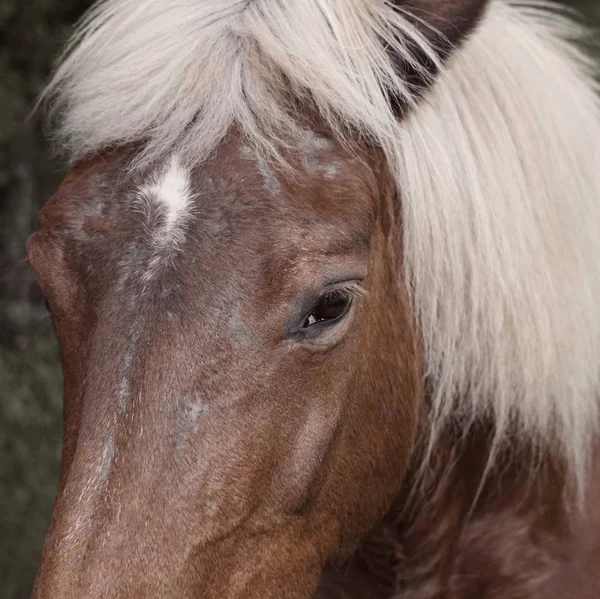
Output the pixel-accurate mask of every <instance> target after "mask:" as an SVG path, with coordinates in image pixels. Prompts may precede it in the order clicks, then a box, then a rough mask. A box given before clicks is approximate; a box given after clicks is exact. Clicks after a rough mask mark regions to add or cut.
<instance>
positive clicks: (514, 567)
mask: <svg viewBox="0 0 600 599" xmlns="http://www.w3.org/2000/svg"><path fill="white" fill-rule="evenodd" d="M491 437H492V435H490V432H489V430H487V431H486V430H479V432H477V431H473V432H471V433H469V434H468V435H467V436H466V437H465V438H463V439H462V440H461V441H458V439H457V438H456V437H454V436H453V435H450V434H449V435H447V436H446V437H444V438H442V440H441V442H440V444H439V446H438V448H437V450H436V452H435V453H434V455H433V458H432V459H431V461H430V464H431V467H430V470H429V472H428V474H427V475H426V476H425V478H424V479H422V482H421V484H420V486H419V489H420V490H419V491H418V492H414V489H411V492H408V490H407V492H406V496H405V497H401V498H400V501H399V504H403V507H402V510H401V511H399V512H398V514H399V515H396V516H394V517H393V520H390V522H389V523H388V525H387V526H388V533H387V534H389V528H390V526H391V528H392V529H393V530H394V533H395V536H396V542H397V549H396V554H397V567H396V571H397V593H398V594H397V595H396V596H397V597H398V598H400V599H434V598H435V599H440V598H442V597H443V598H446V597H447V598H452V599H454V598H460V599H471V598H473V599H475V598H481V597H485V598H486V599H488V598H490V599H492V598H493V599H496V598H498V599H499V598H500V597H507V596H509V597H515V598H519V599H520V598H523V599H525V598H531V599H542V598H543V599H554V598H555V597H556V598H557V599H558V598H559V597H560V598H564V597H567V596H569V597H573V598H574V599H580V598H583V597H586V598H587V597H590V598H591V597H592V596H593V597H598V596H600V588H599V587H598V586H596V585H597V584H598V583H596V582H592V580H593V579H595V578H598V575H597V569H598V568H600V542H599V541H598V540H597V539H598V537H599V536H600V509H599V508H598V507H596V506H597V505H598V504H599V500H600V484H599V482H598V481H599V480H600V476H599V475H600V471H599V472H597V475H596V477H595V478H593V480H592V481H590V492H589V493H590V497H589V498H588V501H587V505H586V506H585V508H584V510H583V512H580V511H578V509H577V507H576V506H575V504H574V503H573V502H571V501H569V499H568V497H567V495H568V493H567V491H566V487H567V483H566V477H565V473H564V470H563V469H562V467H561V463H560V460H559V459H557V458H556V457H554V456H552V455H550V454H549V452H548V454H547V455H538V456H537V458H536V457H535V456H534V455H533V453H532V452H530V451H526V450H523V451H521V452H517V451H515V450H514V448H513V449H512V450H505V451H501V452H500V453H499V454H498V456H497V459H496V461H495V463H494V465H493V466H492V467H491V469H490V470H489V471H486V467H487V466H488V456H489V451H490V443H489V439H490V438H491ZM420 457H421V456H419V455H417V456H416V457H415V472H416V471H420V466H419V468H417V467H416V464H417V463H418V462H419V459H420ZM532 470H533V471H532ZM484 475H485V476H484ZM414 478H415V477H413V480H414ZM409 481H410V477H409ZM482 481H483V482H482ZM594 562H595V563H594ZM575 572H577V576H576V575H575V574H574V573H575ZM578 577H579V578H578ZM591 587H593V589H594V590H592V591H591V593H592V594H589V591H588V589H589V588H591ZM583 589H585V590H583Z"/></svg>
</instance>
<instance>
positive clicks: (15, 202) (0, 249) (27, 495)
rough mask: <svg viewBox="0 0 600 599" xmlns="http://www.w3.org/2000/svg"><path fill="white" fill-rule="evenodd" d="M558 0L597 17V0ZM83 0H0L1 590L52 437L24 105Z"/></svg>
mask: <svg viewBox="0 0 600 599" xmlns="http://www.w3.org/2000/svg"><path fill="white" fill-rule="evenodd" d="M290 1H293V0H290ZM564 3H565V4H568V5H569V6H573V7H576V8H581V9H583V10H584V11H585V14H586V19H587V20H588V21H590V22H594V23H600V0H576V1H570V2H568V1H567V0H564ZM90 4H91V0H35V1H29V2H25V1H24V0H0V599H21V598H25V597H29V595H30V591H31V585H32V582H33V578H34V576H35V572H36V569H37V564H38V559H39V551H40V548H41V544H42V541H43V537H44V535H45V531H46V529H47V527H48V524H49V522H50V516H51V511H52V502H53V500H54V495H55V493H56V488H57V482H58V466H59V457H60V443H61V385H62V382H61V373H60V365H59V352H58V348H57V344H56V341H55V339H54V336H53V334H52V330H51V325H50V322H49V319H48V317H47V315H46V312H45V310H44V308H43V300H42V297H41V293H40V291H39V289H38V287H37V285H36V283H35V277H34V275H33V272H32V271H31V269H30V268H28V266H27V264H26V262H25V261H24V257H25V249H24V248H25V241H26V239H27V237H28V235H29V234H30V232H31V231H32V230H33V229H34V228H35V223H36V220H37V215H38V213H39V210H40V207H41V206H42V205H43V203H44V202H45V201H46V199H47V198H48V197H49V196H50V195H51V193H52V191H53V190H54V188H55V187H56V184H57V182H58V180H59V178H60V175H61V174H62V172H63V170H64V165H61V164H59V163H57V161H56V160H55V159H53V157H52V155H51V154H50V153H49V144H48V142H47V141H46V140H45V139H44V134H43V133H44V132H43V127H42V120H41V117H40V116H39V114H36V115H35V116H33V117H32V116H30V115H31V111H32V109H33V107H34V105H35V102H36V98H37V97H38V95H39V92H40V90H41V88H42V86H43V84H44V82H45V81H46V80H47V78H48V75H49V73H50V71H51V68H52V64H53V62H54V61H55V60H56V58H57V56H58V54H59V53H60V50H61V48H62V47H63V46H64V43H65V41H66V39H67V38H68V36H69V34H70V32H71V31H72V24H73V23H74V22H75V21H76V20H77V19H78V18H79V17H80V15H81V14H82V12H83V11H84V10H85V9H86V8H87V7H88V6H89V5H90Z"/></svg>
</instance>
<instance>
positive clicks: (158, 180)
mask: <svg viewBox="0 0 600 599" xmlns="http://www.w3.org/2000/svg"><path fill="white" fill-rule="evenodd" d="M134 156H135V154H134V151H132V150H130V149H122V150H119V151H116V152H111V153H109V154H106V155H103V156H97V157H94V158H91V159H88V160H86V161H84V162H82V163H80V164H78V165H77V166H76V167H75V168H73V169H72V170H71V171H70V172H69V173H68V175H67V177H66V178H65V180H64V181H63V183H62V185H61V187H60V188H59V190H58V191H57V193H56V194H55V196H54V198H53V199H52V200H51V201H50V202H49V203H48V205H47V206H46V208H45V209H44V211H43V214H42V218H41V221H40V222H41V228H42V229H47V230H54V231H59V232H60V234H61V235H65V236H67V235H69V234H71V235H73V237H75V238H76V239H77V240H79V241H84V240H85V239H86V238H88V237H90V238H92V237H95V238H96V239H99V237H98V235H97V234H98V233H99V232H103V233H104V234H105V235H104V238H105V239H109V238H110V237H111V233H112V234H113V236H114V237H115V240H120V242H123V241H124V239H123V237H124V235H127V234H130V235H134V236H136V235H138V234H139V231H140V230H144V231H146V232H148V230H149V227H150V228H154V229H155V231H154V233H155V235H154V242H155V243H156V242H157V240H158V239H159V238H160V240H161V243H163V244H167V242H168V241H169V240H171V241H173V242H177V240H178V239H180V237H181V233H182V231H183V230H184V228H185V227H186V226H187V225H189V223H190V222H191V221H193V222H194V230H195V232H196V233H197V234H201V233H202V232H205V231H206V232H208V233H210V232H212V233H215V232H216V231H217V230H219V229H221V228H226V229H227V230H228V231H230V232H232V228H233V229H235V231H234V232H235V233H236V234H238V235H244V234H251V233H252V232H254V233H256V232H260V231H261V230H264V228H265V227H269V228H270V232H271V233H273V232H280V233H282V234H283V229H282V228H281V227H280V228H279V229H276V228H275V227H273V225H274V224H275V223H277V224H279V225H281V226H282V227H283V228H285V227H286V226H288V227H289V228H290V230H296V231H298V230H299V229H300V228H302V227H303V226H304V227H305V228H310V227H311V225H314V224H315V223H317V222H321V223H323V224H329V225H333V226H337V227H339V228H343V227H345V226H348V227H353V228H357V227H360V226H361V225H363V226H366V224H365V223H366V221H368V220H369V219H370V218H371V216H372V212H373V197H374V194H376V193H377V190H376V188H377V186H378V182H377V178H376V175H375V174H374V172H373V169H372V168H371V167H370V166H369V165H368V161H367V160H365V155H364V154H363V155H359V154H358V153H354V152H351V151H350V150H347V149H345V148H344V147H342V146H341V145H340V144H339V143H337V142H336V141H334V140H333V139H331V138H328V137H326V136H324V135H322V134H316V133H312V132H309V131H307V132H306V133H305V134H303V135H302V136H301V137H300V138H299V140H298V143H297V147H296V148H294V151H291V152H288V154H287V155H286V156H285V160H286V163H285V165H284V164H281V163H279V162H278V161H277V160H269V159H266V158H264V157H262V156H261V154H260V153H259V152H257V151H256V150H255V149H254V148H253V147H251V146H249V145H248V144H247V143H245V141H244V140H243V139H242V138H240V137H239V136H230V138H229V139H227V140H226V141H225V143H223V144H222V147H221V148H220V149H219V150H218V151H217V152H216V153H215V155H214V156H213V157H211V158H210V159H208V160H206V161H205V162H203V163H202V164H200V165H196V166H194V167H189V166H188V165H185V164H184V163H183V162H182V161H181V160H180V159H179V157H178V156H177V155H172V156H168V157H165V159H164V160H163V161H161V162H160V163H157V164H154V165H152V166H149V167H147V168H144V169H143V170H139V171H135V172H131V169H130V168H129V164H130V161H131V159H132V157H134ZM284 237H285V235H284Z"/></svg>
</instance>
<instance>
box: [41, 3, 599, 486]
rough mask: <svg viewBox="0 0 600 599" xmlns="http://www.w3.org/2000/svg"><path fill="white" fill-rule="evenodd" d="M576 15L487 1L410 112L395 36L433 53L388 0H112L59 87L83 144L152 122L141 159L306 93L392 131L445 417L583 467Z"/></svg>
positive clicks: (583, 78)
mask: <svg viewBox="0 0 600 599" xmlns="http://www.w3.org/2000/svg"><path fill="white" fill-rule="evenodd" d="M575 33H576V31H575V28H574V27H573V26H572V25H571V24H569V23H568V22H567V21H566V20H564V19H563V18H562V17H561V16H558V15H557V14H556V13H555V12H552V11H551V10H549V9H548V8H547V7H545V5H543V4H537V3H529V4H528V5H526V6H523V2H519V3H518V6H517V3H515V4H511V2H509V1H508V0H492V2H491V5H490V7H489V9H488V11H487V14H486V16H485V17H484V19H483V21H482V23H481V24H480V26H479V27H478V29H477V31H476V32H475V33H474V34H473V35H472V36H471V38H470V39H469V40H468V41H467V42H466V43H465V45H464V46H463V47H462V48H461V49H460V50H458V51H457V52H456V54H455V56H454V57H453V58H452V60H450V62H449V64H448V65H447V66H446V67H445V69H444V70H443V72H442V73H441V75H440V76H439V81H438V82H437V84H436V85H435V86H434V87H433V89H432V90H431V91H430V92H429V93H428V94H427V96H426V98H425V101H424V102H422V103H420V104H419V105H418V106H416V107H413V109H412V111H411V112H410V115H409V116H408V117H407V118H405V119H404V120H403V121H402V122H400V123H399V122H397V120H396V118H395V116H394V114H393V112H392V110H391V109H390V107H389V105H388V97H387V95H386V93H385V91H384V90H385V89H392V90H393V91H394V92H395V94H396V95H397V96H399V97H401V98H403V99H404V101H405V102H407V103H408V104H409V105H411V104H413V103H415V104H416V102H414V101H413V100H414V99H413V98H412V97H411V88H410V86H409V85H408V84H407V83H406V82H405V81H403V80H402V78H401V77H400V76H399V75H398V74H397V73H396V71H395V70H394V64H393V62H392V60H391V58H390V52H388V49H387V47H391V48H393V51H394V52H396V53H398V54H402V55H403V56H404V57H405V59H407V60H409V61H410V60H412V59H411V54H410V52H409V50H408V47H409V46H408V44H407V41H408V40H410V41H411V43H412V44H415V43H416V44H417V45H418V46H419V47H420V49H421V50H422V51H424V52H425V53H427V54H428V55H429V56H430V58H431V59H432V60H434V61H435V60H437V59H436V58H435V57H436V54H435V51H434V49H433V48H431V47H430V46H429V45H428V43H427V41H426V40H425V38H424V37H423V36H421V35H420V34H419V32H418V31H417V30H416V29H415V28H414V27H413V26H411V25H410V24H409V21H408V20H407V19H406V18H405V16H404V15H403V14H402V13H401V12H398V11H394V10H393V9H392V8H391V7H390V6H389V5H388V4H387V3H386V2H385V0H344V1H343V2H340V1H338V0H293V1H291V0H290V1H288V2H273V1H271V0H253V1H252V2H248V1H247V0H194V1H193V2H191V1H181V2H165V1H161V0H104V2H101V3H100V4H99V5H97V7H96V8H95V9H94V10H93V11H92V12H91V13H90V15H89V16H88V18H87V19H86V20H85V21H84V23H83V25H82V26H81V28H80V30H79V33H78V35H77V36H76V39H75V42H74V44H73V46H72V48H71V49H70V51H69V53H68V55H67V57H66V59H65V60H64V62H63V64H62V66H61V67H60V68H59V70H58V72H57V74H56V76H55V78H54V80H53V82H52V83H51V86H50V88H49V89H50V94H52V95H53V96H54V97H55V99H56V103H55V106H56V109H57V114H58V115H59V117H60V123H61V126H60V134H61V139H62V141H63V143H64V144H65V145H66V146H67V147H68V148H69V150H70V151H71V154H72V156H73V157H80V156H83V155H85V154H88V153H91V152H95V151H98V150H100V149H102V148H104V147H106V146H109V145H112V144H122V143H126V142H130V141H136V140H146V141H147V143H148V146H147V149H146V152H145V154H144V159H153V158H157V157H160V156H163V157H164V155H166V154H167V153H168V152H171V151H173V150H174V149H176V150H177V151H178V152H179V153H180V155H181V156H183V157H184V158H185V159H188V160H190V161H199V160H202V159H203V158H205V157H206V156H207V155H208V153H209V152H210V151H211V150H213V149H214V148H215V146H216V145H217V144H218V143H219V142H220V140H221V139H222V138H223V137H224V135H225V134H226V133H227V131H228V130H229V129H230V128H231V126H232V125H233V124H237V125H238V126H239V127H241V128H242V129H243V130H244V131H245V133H246V135H247V136H248V138H249V139H251V140H253V141H254V142H255V144H256V145H257V147H261V148H263V149H266V150H272V149H273V148H274V147H275V145H276V143H278V141H280V140H281V139H283V138H285V137H286V135H287V134H289V133H291V132H293V131H294V128H295V126H296V124H295V121H294V118H293V111H291V110H289V107H290V100H291V99H292V98H299V99H306V98H309V97H310V98H311V101H312V102H313V103H314V105H315V106H316V107H317V108H318V110H319V111H320V113H321V115H322V116H323V118H324V119H325V120H327V121H328V122H329V124H330V125H331V126H332V127H333V128H334V130H335V131H337V132H338V133H339V134H340V135H344V131H348V130H349V129H350V128H351V129H353V130H359V131H361V132H363V133H365V134H366V135H368V136H369V137H370V138H371V139H373V140H375V141H377V142H378V143H379V144H380V145H381V146H382V147H383V149H384V150H385V152H386V154H387V156H388V160H389V163H390V165H391V167H392V169H393V171H394V173H395V174H396V176H397V181H398V189H399V191H400V194H401V207H402V212H403V223H404V227H405V244H406V251H405V255H406V265H405V272H406V277H407V280H408V284H409V285H410V289H412V290H413V292H414V305H415V309H416V311H417V313H418V316H419V319H420V324H421V327H422V332H423V339H424V347H425V351H426V358H427V364H428V372H427V374H428V376H429V377H430V379H431V380H432V381H433V386H434V400H433V411H434V423H435V424H437V425H441V424H442V423H443V422H444V421H447V420H448V419H449V418H450V417H455V416H456V417H459V418H462V419H464V420H468V419H472V418H473V417H474V416H475V415H478V414H479V415H483V414H486V415H492V416H493V417H494V418H495V420H496V422H497V423H498V436H499V437H501V436H502V435H503V434H504V433H506V431H507V430H508V429H509V426H510V427H511V430H513V428H512V427H514V426H515V425H516V426H518V427H519V428H520V431H521V434H522V435H527V436H529V438H531V439H532V440H534V441H545V442H552V443H556V444H557V446H558V447H561V448H562V451H563V452H564V455H565V456H566V458H567V459H568V460H569V463H570V465H571V468H572V470H573V472H574V474H575V476H576V478H577V481H578V482H579V483H580V485H581V483H582V482H583V480H584V474H585V471H586V468H587V463H588V460H589V454H590V445H591V439H592V437H593V436H594V434H595V433H596V431H597V428H598V427H597V425H598V389H599V383H600V377H599V373H600V368H599V362H600V150H599V148H600V110H599V105H598V100H597V97H596V93H595V91H596V90H595V87H594V85H593V83H592V76H591V74H590V73H591V69H590V68H589V64H588V63H587V62H586V60H585V58H584V57H583V56H582V54H581V53H580V52H579V51H578V50H577V49H576V48H575V46H574V45H573V44H572V43H571V42H570V41H568V39H569V38H570V37H573V36H574V34H575ZM348 125H350V126H351V127H350V128H349V127H348ZM435 430H439V426H434V431H435Z"/></svg>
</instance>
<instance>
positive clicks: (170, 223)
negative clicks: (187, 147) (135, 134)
mask: <svg viewBox="0 0 600 599" xmlns="http://www.w3.org/2000/svg"><path fill="white" fill-rule="evenodd" d="M139 197H140V201H141V203H142V206H143V209H144V212H145V213H146V215H147V217H148V220H150V219H151V217H152V215H153V214H156V213H157V211H158V216H159V218H160V220H159V223H158V224H157V225H156V228H155V229H154V230H150V235H151V241H152V245H153V249H154V252H153V256H152V258H151V260H150V264H149V268H148V271H147V272H146V273H145V275H144V278H145V279H146V280H150V279H151V278H152V276H153V274H154V273H155V272H156V270H157V268H158V267H159V266H160V264H161V263H162V262H163V260H164V259H165V258H167V257H169V255H170V254H171V252H172V251H177V250H178V249H179V247H180V246H181V245H182V243H183V241H184V239H185V235H184V231H183V228H184V225H185V223H186V221H187V220H188V219H189V217H190V215H191V209H192V200H193V194H192V191H191V182H190V173H189V170H187V169H186V168H185V167H184V166H183V165H182V164H181V161H180V160H179V157H178V156H177V155H174V156H172V157H171V160H170V161H169V163H168V164H167V166H166V167H165V168H164V169H163V170H161V171H160V172H159V173H158V175H157V176H156V177H155V178H154V180H153V181H151V182H150V183H148V184H146V185H143V186H142V188H141V189H140V192H139Z"/></svg>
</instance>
